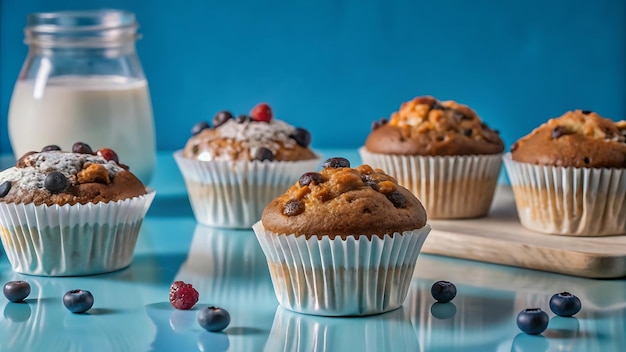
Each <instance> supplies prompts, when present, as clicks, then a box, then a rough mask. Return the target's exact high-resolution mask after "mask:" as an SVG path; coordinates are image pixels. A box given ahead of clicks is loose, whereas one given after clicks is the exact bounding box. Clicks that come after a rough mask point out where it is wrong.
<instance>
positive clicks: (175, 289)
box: [170, 281, 199, 310]
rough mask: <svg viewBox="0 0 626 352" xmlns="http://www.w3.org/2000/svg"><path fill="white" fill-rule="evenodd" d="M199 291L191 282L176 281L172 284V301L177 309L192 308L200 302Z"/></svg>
mask: <svg viewBox="0 0 626 352" xmlns="http://www.w3.org/2000/svg"><path fill="white" fill-rule="evenodd" d="M198 296H199V295H198V291H196V289H195V288H193V286H191V284H186V283H184V282H182V281H174V283H173V284H172V286H170V303H171V304H172V306H173V307H174V308H176V309H183V310H187V309H191V308H192V307H193V306H194V305H195V304H196V303H197V302H198Z"/></svg>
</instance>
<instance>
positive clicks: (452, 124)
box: [365, 96, 504, 156]
mask: <svg viewBox="0 0 626 352" xmlns="http://www.w3.org/2000/svg"><path fill="white" fill-rule="evenodd" d="M365 147H366V149H367V150H368V151H370V152H372V153H380V154H396V155H424V156H436V155H447V156H451V155H475V154H497V153H501V152H503V151H504V143H503V142H502V139H501V138H500V136H499V134H498V132H497V131H495V130H492V129H491V128H489V126H487V124H486V123H484V122H483V121H482V120H481V119H480V118H479V117H478V115H476V113H475V112H474V110H472V109H470V108H469V107H468V106H466V105H462V104H458V103H457V102H455V101H452V100H449V101H439V100H437V99H435V98H433V97H431V96H422V97H417V98H415V99H413V100H411V101H408V102H405V103H403V104H402V105H401V106H400V110H399V111H397V112H394V113H393V114H391V118H390V119H389V121H387V120H386V119H381V120H380V121H375V122H374V123H373V124H372V132H371V133H370V135H369V136H368V137H367V140H366V141H365Z"/></svg>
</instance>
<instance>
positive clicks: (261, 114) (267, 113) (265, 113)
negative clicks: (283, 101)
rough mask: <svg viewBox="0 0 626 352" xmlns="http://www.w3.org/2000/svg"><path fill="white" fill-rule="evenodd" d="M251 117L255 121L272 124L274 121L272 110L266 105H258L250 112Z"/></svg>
mask: <svg viewBox="0 0 626 352" xmlns="http://www.w3.org/2000/svg"><path fill="white" fill-rule="evenodd" d="M250 116H251V117H252V119H253V120H254V121H263V122H270V120H271V119H272V108H270V106H269V105H267V104H266V103H261V104H258V105H257V106H255V107H253V108H252V110H250Z"/></svg>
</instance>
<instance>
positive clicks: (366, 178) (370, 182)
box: [361, 175, 378, 191]
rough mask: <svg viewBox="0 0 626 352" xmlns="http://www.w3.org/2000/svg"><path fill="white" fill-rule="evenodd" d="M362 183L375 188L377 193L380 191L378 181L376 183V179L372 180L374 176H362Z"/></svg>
mask: <svg viewBox="0 0 626 352" xmlns="http://www.w3.org/2000/svg"><path fill="white" fill-rule="evenodd" d="M361 181H363V183H364V184H365V185H366V186H370V187H371V188H373V189H374V190H375V191H378V183H377V182H376V181H374V179H373V178H372V176H370V175H362V176H361Z"/></svg>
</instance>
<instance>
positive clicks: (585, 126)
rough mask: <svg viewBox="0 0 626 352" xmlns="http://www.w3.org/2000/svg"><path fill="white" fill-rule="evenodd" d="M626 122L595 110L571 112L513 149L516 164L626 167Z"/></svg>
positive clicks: (518, 143) (516, 144)
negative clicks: (618, 120) (617, 120)
mask: <svg viewBox="0 0 626 352" xmlns="http://www.w3.org/2000/svg"><path fill="white" fill-rule="evenodd" d="M625 133H626V121H620V122H617V123H615V122H613V120H611V119H607V118H604V117H602V116H600V115H598V114H597V113H595V112H592V111H583V110H575V111H568V112H566V113H565V114H563V115H562V116H561V117H558V118H553V119H550V120H548V121H547V122H546V123H544V124H542V125H541V126H539V127H538V128H536V129H535V130H533V131H532V132H531V133H530V134H528V135H527V136H525V137H523V138H521V139H520V140H518V141H517V142H515V143H514V144H513V145H512V146H511V157H512V158H513V160H515V161H519V162H523V163H530V164H538V165H551V166H563V167H570V166H571V167H591V168H603V167H606V168H619V169H622V168H625V167H626V139H625V138H624V134H625Z"/></svg>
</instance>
